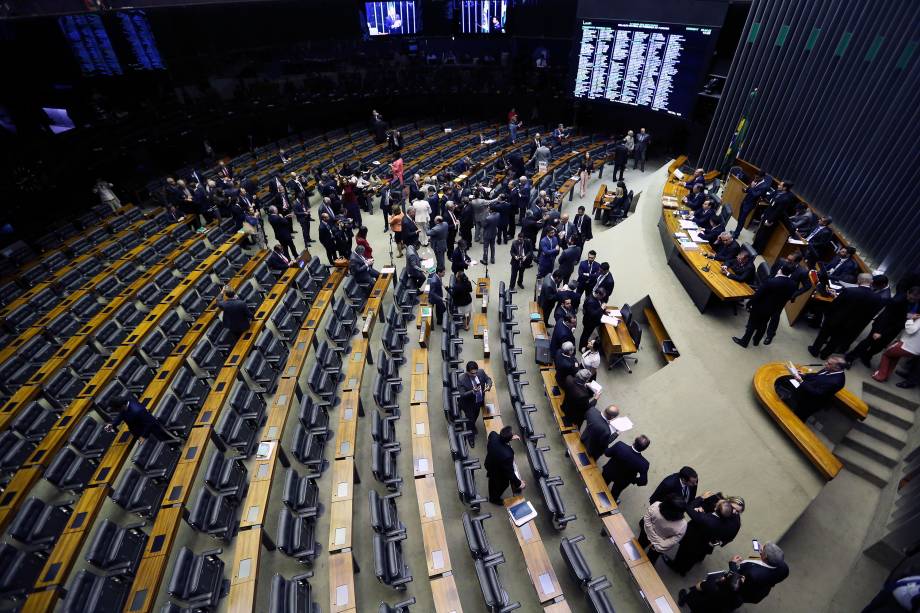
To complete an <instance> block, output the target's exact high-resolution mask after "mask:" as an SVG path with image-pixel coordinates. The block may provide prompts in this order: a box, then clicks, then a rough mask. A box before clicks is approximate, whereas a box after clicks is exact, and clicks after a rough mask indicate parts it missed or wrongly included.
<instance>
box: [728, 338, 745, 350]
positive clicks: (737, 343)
mask: <svg viewBox="0 0 920 613" xmlns="http://www.w3.org/2000/svg"><path fill="white" fill-rule="evenodd" d="M732 340H733V341H735V344H736V345H741V346H742V347H744V348H745V349H747V346H748V344H747V343H746V342H744V341H743V340H741V339H740V338H738V337H737V336H733V337H732Z"/></svg>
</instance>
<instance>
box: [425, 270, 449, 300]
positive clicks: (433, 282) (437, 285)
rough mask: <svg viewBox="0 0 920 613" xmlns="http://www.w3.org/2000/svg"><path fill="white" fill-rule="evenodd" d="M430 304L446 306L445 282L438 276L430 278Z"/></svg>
mask: <svg viewBox="0 0 920 613" xmlns="http://www.w3.org/2000/svg"><path fill="white" fill-rule="evenodd" d="M428 302H429V303H431V304H440V305H442V306H444V305H445V302H444V282H443V281H442V280H441V277H439V276H438V275H431V276H430V277H428Z"/></svg>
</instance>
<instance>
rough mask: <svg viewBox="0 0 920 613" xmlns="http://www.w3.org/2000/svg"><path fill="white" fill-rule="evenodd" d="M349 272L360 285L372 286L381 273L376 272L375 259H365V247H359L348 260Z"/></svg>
mask: <svg viewBox="0 0 920 613" xmlns="http://www.w3.org/2000/svg"><path fill="white" fill-rule="evenodd" d="M348 272H350V273H351V276H352V277H354V278H355V281H357V282H358V284H359V285H365V286H371V285H373V284H374V283H376V282H377V277H379V276H380V273H379V272H377V271H376V270H374V259H373V258H370V259H368V258H365V257H364V245H358V246H357V247H355V250H354V251H353V252H352V254H351V256H350V257H349V258H348Z"/></svg>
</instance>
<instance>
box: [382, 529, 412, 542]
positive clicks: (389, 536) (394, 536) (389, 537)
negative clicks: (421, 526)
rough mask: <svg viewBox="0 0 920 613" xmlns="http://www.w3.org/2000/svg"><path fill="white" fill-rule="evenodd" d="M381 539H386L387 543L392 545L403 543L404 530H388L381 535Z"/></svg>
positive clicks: (404, 537)
mask: <svg viewBox="0 0 920 613" xmlns="http://www.w3.org/2000/svg"><path fill="white" fill-rule="evenodd" d="M383 538H384V539H386V541H387V542H388V543H394V542H396V541H404V540H405V539H406V529H405V528H395V529H393V530H390V531H389V532H387V533H386V534H384V535H383Z"/></svg>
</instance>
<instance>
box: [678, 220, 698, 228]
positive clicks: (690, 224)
mask: <svg viewBox="0 0 920 613" xmlns="http://www.w3.org/2000/svg"><path fill="white" fill-rule="evenodd" d="M680 227H681V228H682V229H684V230H699V229H700V227H699V226H698V225H696V224H695V223H693V222H692V221H690V220H689V219H681V220H680Z"/></svg>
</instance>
